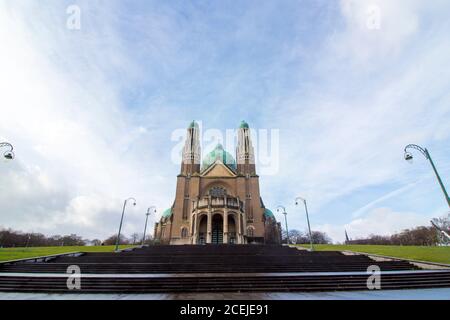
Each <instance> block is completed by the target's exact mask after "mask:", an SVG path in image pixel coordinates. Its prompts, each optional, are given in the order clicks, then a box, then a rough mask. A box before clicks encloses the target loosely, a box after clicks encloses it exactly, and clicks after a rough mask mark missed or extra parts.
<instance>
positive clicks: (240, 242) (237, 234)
mask: <svg viewBox="0 0 450 320" xmlns="http://www.w3.org/2000/svg"><path fill="white" fill-rule="evenodd" d="M236 240H237V243H238V244H242V238H241V212H240V210H238V212H237V230H236Z"/></svg>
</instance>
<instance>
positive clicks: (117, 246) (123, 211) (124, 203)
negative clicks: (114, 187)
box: [116, 198, 136, 251]
mask: <svg viewBox="0 0 450 320" xmlns="http://www.w3.org/2000/svg"><path fill="white" fill-rule="evenodd" d="M128 200H133V206H135V205H136V199H135V198H128V199H126V200H125V201H124V202H123V209H122V218H120V226H119V233H118V234H117V239H116V251H119V241H120V232H121V231H122V223H123V215H124V214H125V207H126V206H127V202H128Z"/></svg>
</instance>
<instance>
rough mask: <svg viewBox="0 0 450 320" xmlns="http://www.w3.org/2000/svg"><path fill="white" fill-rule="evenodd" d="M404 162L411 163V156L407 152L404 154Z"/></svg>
mask: <svg viewBox="0 0 450 320" xmlns="http://www.w3.org/2000/svg"><path fill="white" fill-rule="evenodd" d="M405 160H406V161H408V162H409V163H412V161H413V155H412V154H411V153H409V152H405Z"/></svg>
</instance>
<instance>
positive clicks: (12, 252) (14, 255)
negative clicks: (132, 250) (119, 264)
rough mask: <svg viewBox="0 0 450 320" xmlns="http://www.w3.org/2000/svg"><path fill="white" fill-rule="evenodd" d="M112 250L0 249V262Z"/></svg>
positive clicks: (107, 247)
mask: <svg viewBox="0 0 450 320" xmlns="http://www.w3.org/2000/svg"><path fill="white" fill-rule="evenodd" d="M129 247H133V246H132V245H123V246H120V248H121V249H123V248H129ZM114 249H115V246H76V247H75V246H74V247H70V246H67V247H30V248H0V261H7V260H15V259H23V258H31V257H40V256H48V255H52V254H59V253H66V252H112V251H114Z"/></svg>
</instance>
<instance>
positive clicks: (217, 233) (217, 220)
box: [211, 214, 223, 244]
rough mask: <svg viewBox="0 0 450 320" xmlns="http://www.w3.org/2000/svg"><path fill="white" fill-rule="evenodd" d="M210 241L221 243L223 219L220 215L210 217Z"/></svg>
mask: <svg viewBox="0 0 450 320" xmlns="http://www.w3.org/2000/svg"><path fill="white" fill-rule="evenodd" d="M211 243H213V244H219V243H223V219H222V216H221V215H219V214H216V215H214V216H213V218H212V237H211Z"/></svg>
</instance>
